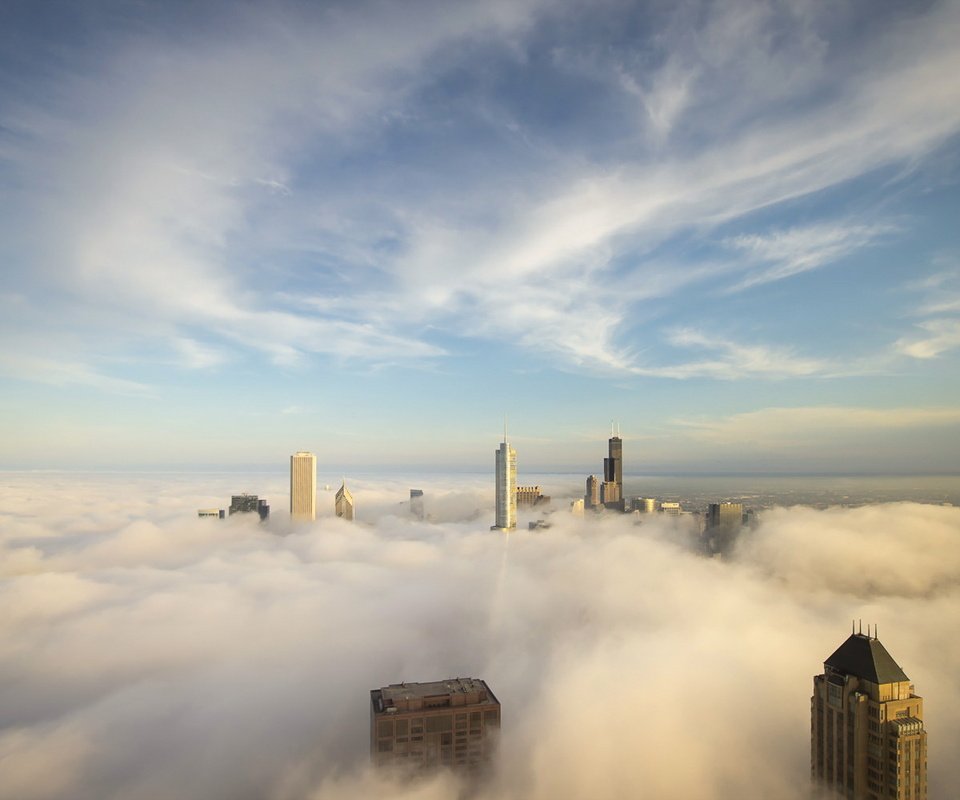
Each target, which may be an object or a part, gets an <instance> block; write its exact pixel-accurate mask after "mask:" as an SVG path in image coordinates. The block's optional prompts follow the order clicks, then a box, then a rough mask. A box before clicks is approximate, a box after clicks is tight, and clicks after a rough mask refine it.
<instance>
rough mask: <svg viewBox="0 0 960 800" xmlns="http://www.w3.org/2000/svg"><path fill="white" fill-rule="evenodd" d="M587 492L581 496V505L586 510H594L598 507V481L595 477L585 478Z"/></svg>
mask: <svg viewBox="0 0 960 800" xmlns="http://www.w3.org/2000/svg"><path fill="white" fill-rule="evenodd" d="M586 488H587V491H586V492H585V493H584V495H583V505H584V507H586V508H594V509H595V508H596V507H597V506H598V505H600V481H598V480H597V476H596V475H591V476H590V477H589V478H587V487H586Z"/></svg>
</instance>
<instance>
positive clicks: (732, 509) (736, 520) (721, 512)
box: [707, 503, 743, 529]
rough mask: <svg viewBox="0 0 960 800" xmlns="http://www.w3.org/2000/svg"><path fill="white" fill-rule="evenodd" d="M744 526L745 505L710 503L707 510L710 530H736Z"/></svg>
mask: <svg viewBox="0 0 960 800" xmlns="http://www.w3.org/2000/svg"><path fill="white" fill-rule="evenodd" d="M742 525H743V503H710V505H709V507H708V509H707V527H708V528H730V529H736V528H739V527H741V526H742Z"/></svg>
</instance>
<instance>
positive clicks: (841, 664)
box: [823, 633, 910, 684]
mask: <svg viewBox="0 0 960 800" xmlns="http://www.w3.org/2000/svg"><path fill="white" fill-rule="evenodd" d="M823 666H824V667H830V668H831V669H833V670H835V671H837V672H840V673H842V674H844V675H854V676H856V677H857V678H862V679H864V680H868V681H871V682H872V683H878V684H879V683H897V682H900V681H909V680H910V679H909V678H908V677H907V676H906V673H905V672H904V671H903V670H902V669H900V666H899V664H897V662H896V661H894V660H893V657H892V656H891V655H890V654H889V653H888V652H887V648H885V647H884V646H883V645H882V644H880V640H879V639H877V638H876V637H870V636H866V635H864V634H862V633H854V634H851V635H850V638H849V639H847V641H845V642H844V643H843V644H842V645H840V647H838V648H837V649H836V650H835V651H834V653H833V655H831V656H830V658H828V659H827V660H826V661H824V662H823Z"/></svg>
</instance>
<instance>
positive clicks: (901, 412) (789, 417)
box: [672, 406, 960, 448]
mask: <svg viewBox="0 0 960 800" xmlns="http://www.w3.org/2000/svg"><path fill="white" fill-rule="evenodd" d="M672 424H673V425H675V426H677V428H678V429H679V430H680V431H682V432H684V434H685V435H686V436H687V437H692V438H694V439H696V440H699V441H703V442H709V443H711V444H736V443H746V442H754V443H755V442H762V443H763V446H764V447H766V448H777V447H784V446H804V447H813V448H816V447H818V446H819V445H821V444H822V442H823V440H825V439H830V438H832V437H837V436H842V437H850V436H853V437H856V436H858V435H860V434H862V433H864V432H869V431H876V432H882V431H891V430H913V429H923V428H929V429H936V428H945V429H951V430H955V429H956V426H957V425H958V424H960V408H956V407H947V408H943V407H938V408H922V407H921V408H917V407H899V408H875V407H863V406H797V407H775V408H762V409H757V410H755V411H748V412H744V413H739V414H732V415H730V416H727V417H714V418H700V419H692V418H676V419H674V420H672Z"/></svg>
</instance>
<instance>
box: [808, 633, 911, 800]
mask: <svg viewBox="0 0 960 800" xmlns="http://www.w3.org/2000/svg"><path fill="white" fill-rule="evenodd" d="M869 633H870V628H869V626H867V635H866V636H864V635H863V634H862V633H854V634H851V636H850V638H849V639H847V640H846V641H845V642H844V643H843V644H842V645H840V647H839V648H837V650H836V651H835V652H834V653H833V655H831V656H830V657H829V658H828V659H827V660H826V661H824V662H823V674H822V675H816V676H814V678H813V697H812V698H810V771H811V777H812V778H813V782H814V784H816V785H817V786H819V787H822V788H823V789H825V790H827V791H828V792H830V793H831V794H832V796H836V797H838V798H840V797H842V798H848V800H888V799H889V798H894V799H895V800H926V797H927V734H926V731H925V730H924V729H923V698H922V697H918V696H917V695H916V694H915V693H914V689H913V684H912V683H910V679H909V678H908V677H907V675H906V673H905V672H904V671H903V670H902V669H901V668H900V666H899V665H898V664H897V662H896V661H894V660H893V658H892V657H891V656H890V654H889V653H888V652H887V650H886V648H885V647H884V646H883V645H882V644H880V640H879V639H877V637H876V631H874V635H873V636H870V635H869Z"/></svg>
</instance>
